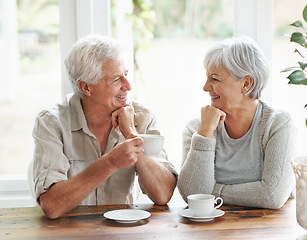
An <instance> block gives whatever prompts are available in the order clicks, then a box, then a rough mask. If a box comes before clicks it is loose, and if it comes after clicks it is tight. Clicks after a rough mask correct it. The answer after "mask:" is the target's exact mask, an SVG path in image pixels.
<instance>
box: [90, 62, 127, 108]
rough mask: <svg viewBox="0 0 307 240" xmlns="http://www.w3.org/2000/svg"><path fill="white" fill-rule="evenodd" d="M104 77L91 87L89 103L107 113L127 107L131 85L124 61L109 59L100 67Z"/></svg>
mask: <svg viewBox="0 0 307 240" xmlns="http://www.w3.org/2000/svg"><path fill="white" fill-rule="evenodd" d="M102 70H103V73H104V77H103V78H102V79H101V80H100V82H99V83H98V84H96V85H91V92H92V95H91V101H92V102H94V104H95V105H96V106H100V107H101V108H103V109H104V111H107V112H109V113H112V112H113V111H114V110H116V109H118V108H121V107H123V106H126V105H127V100H128V92H129V91H130V90H131V85H130V83H129V81H128V79H127V74H128V70H127V68H126V65H125V63H124V60H123V59H121V58H119V59H110V60H108V61H106V62H105V63H104V64H103V65H102Z"/></svg>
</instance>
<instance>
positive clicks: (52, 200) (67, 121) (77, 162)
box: [33, 35, 177, 218]
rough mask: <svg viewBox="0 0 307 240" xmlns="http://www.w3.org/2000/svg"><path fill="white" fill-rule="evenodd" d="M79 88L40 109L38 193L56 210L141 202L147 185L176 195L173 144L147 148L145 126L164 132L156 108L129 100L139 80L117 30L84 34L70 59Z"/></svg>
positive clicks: (153, 193) (157, 198)
mask: <svg viewBox="0 0 307 240" xmlns="http://www.w3.org/2000/svg"><path fill="white" fill-rule="evenodd" d="M65 65H66V68H67V71H68V75H69V78H70V81H71V84H72V87H73V89H74V94H71V95H68V96H67V98H66V100H65V101H64V102H63V103H62V104H58V105H56V106H55V107H54V108H51V109H48V110H44V111H42V112H41V113H39V114H38V116H37V118H36V121H35V126H34V130H33V137H34V141H35V151H34V159H33V183H34V193H35V197H36V199H37V201H38V203H39V204H40V205H41V207H42V210H43V211H44V213H45V214H46V216H47V217H49V218H57V217H59V216H61V215H63V214H64V213H65V212H67V211H69V210H71V209H72V208H74V207H75V206H76V205H78V204H82V205H93V204H125V203H133V186H134V180H135V175H136V174H137V175H138V179H139V184H140V187H141V189H142V191H143V192H144V193H145V194H147V196H148V197H149V198H150V199H151V200H152V201H153V202H154V203H156V204H159V205H163V204H166V203H168V201H169V200H170V198H171V197H172V194H173V191H174V188H175V187H176V179H177V173H176V171H175V169H174V167H173V165H172V164H171V163H170V162H169V161H168V160H167V156H166V153H165V151H164V150H163V151H161V152H160V153H159V155H158V156H156V157H148V156H146V155H144V154H143V153H142V143H143V139H142V138H141V137H140V136H139V134H141V133H151V134H160V131H159V129H158V126H157V121H156V118H155V116H154V115H153V113H152V112H151V111H150V110H149V109H148V108H146V107H144V106H143V105H141V104H139V103H137V102H133V101H132V102H129V101H128V97H127V94H128V92H129V91H130V90H131V85H130V83H129V81H128V79H127V74H128V69H127V68H126V65H125V62H124V60H123V57H122V48H121V46H120V45H119V44H118V42H117V41H116V40H114V39H112V38H108V37H102V36H97V35H92V36H87V37H85V38H82V39H80V40H79V41H77V42H76V43H75V45H74V46H73V48H72V50H71V52H70V54H69V56H68V57H67V59H66V60H65Z"/></svg>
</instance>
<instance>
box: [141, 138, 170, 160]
mask: <svg viewBox="0 0 307 240" xmlns="http://www.w3.org/2000/svg"><path fill="white" fill-rule="evenodd" d="M140 136H141V137H142V138H143V140H144V142H143V146H142V147H143V152H144V154H145V155H147V156H154V155H158V154H159V153H160V152H161V151H162V150H163V144H164V137H163V136H161V135H154V134H140Z"/></svg>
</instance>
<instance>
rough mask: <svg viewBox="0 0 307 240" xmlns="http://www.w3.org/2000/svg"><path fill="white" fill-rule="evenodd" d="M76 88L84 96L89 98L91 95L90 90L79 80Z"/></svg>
mask: <svg viewBox="0 0 307 240" xmlns="http://www.w3.org/2000/svg"><path fill="white" fill-rule="evenodd" d="M78 86H79V88H80V90H81V91H82V93H83V94H84V95H85V96H91V95H92V92H91V90H90V88H89V86H88V84H87V83H86V82H83V81H82V80H79V81H78Z"/></svg>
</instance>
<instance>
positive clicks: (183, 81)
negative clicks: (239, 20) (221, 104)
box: [134, 0, 234, 170]
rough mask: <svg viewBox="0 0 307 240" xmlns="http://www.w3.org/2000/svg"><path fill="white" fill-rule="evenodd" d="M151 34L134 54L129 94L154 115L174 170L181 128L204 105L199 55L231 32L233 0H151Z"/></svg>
mask: <svg viewBox="0 0 307 240" xmlns="http://www.w3.org/2000/svg"><path fill="white" fill-rule="evenodd" d="M152 3H153V6H152V8H153V10H154V13H155V16H154V19H155V22H156V24H155V28H154V29H153V31H152V34H153V38H152V39H144V44H145V43H146V44H147V45H146V46H145V47H144V48H141V49H140V50H139V51H138V52H137V54H136V56H135V58H136V62H137V64H138V66H139V69H137V70H136V72H135V75H136V76H137V78H136V80H135V82H134V88H136V90H135V92H136V94H135V97H136V99H137V100H138V101H141V102H143V103H145V104H147V105H148V106H150V108H152V109H153V111H154V112H155V114H156V115H157V117H158V120H159V122H160V125H161V128H162V130H163V134H164V135H165V137H166V138H165V148H166V151H167V153H168V157H169V160H170V161H171V162H172V163H173V164H174V165H175V167H176V169H177V170H179V169H180V164H181V152H182V151H181V145H182V137H181V136H182V131H183V129H184V127H185V125H186V123H187V122H188V121H189V120H191V119H192V118H194V117H198V116H199V113H200V109H201V107H202V106H204V105H207V104H210V98H209V96H208V94H206V93H204V92H203V90H202V87H203V85H204V83H205V79H206V78H205V72H204V68H203V64H202V62H203V58H204V54H205V52H206V49H207V48H208V47H211V45H212V44H213V43H214V42H215V41H218V40H221V39H223V38H227V37H231V36H232V35H233V22H234V1H231V0H224V1H215V0H210V1H177V0H176V1H175V0H172V1H163V0H159V1H158V0H156V1H153V2H152Z"/></svg>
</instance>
